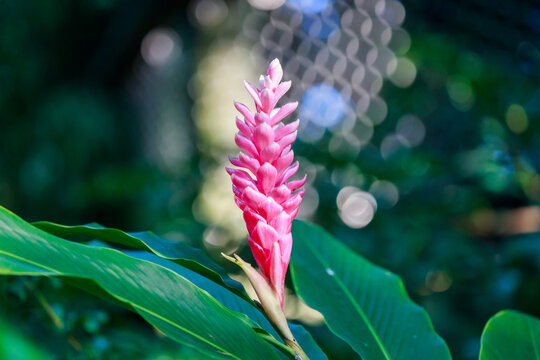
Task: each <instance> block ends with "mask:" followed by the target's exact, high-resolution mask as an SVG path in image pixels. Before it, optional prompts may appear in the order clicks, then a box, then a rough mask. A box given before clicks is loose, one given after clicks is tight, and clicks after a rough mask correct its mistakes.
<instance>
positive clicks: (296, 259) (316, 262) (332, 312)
mask: <svg viewBox="0 0 540 360" xmlns="http://www.w3.org/2000/svg"><path fill="white" fill-rule="evenodd" d="M293 239H294V246H293V253H292V258H291V259H292V263H291V274H292V278H293V283H294V286H295V289H296V291H297V292H298V294H299V295H300V297H301V298H302V299H303V300H304V301H305V302H306V303H307V304H308V305H309V306H311V307H313V308H314V309H316V310H318V311H320V312H321V313H322V314H323V315H324V318H325V321H326V323H327V325H328V327H329V328H330V330H331V331H332V332H334V333H335V334H336V335H337V336H339V337H340V338H342V339H343V340H345V341H346V342H347V343H348V344H349V345H350V346H351V347H352V348H353V349H354V351H356V352H357V353H358V354H360V356H361V357H362V359H364V360H390V359H391V360H410V359H415V360H422V359H426V360H427V359H430V360H445V359H451V356H450V352H449V351H448V347H447V346H446V344H445V342H444V341H443V340H442V339H441V338H440V337H439V336H438V335H437V334H436V333H435V331H434V330H433V326H432V324H431V321H430V319H429V317H428V315H427V314H426V312H425V311H424V310H423V309H422V308H421V307H420V306H418V305H416V304H414V303H413V302H412V301H411V300H410V299H409V297H408V296H407V293H406V291H405V288H404V286H403V283H402V281H401V280H400V279H399V277H398V276H396V275H395V274H392V273H391V272H389V271H387V270H385V269H382V268H380V267H378V266H375V265H373V264H371V263H370V262H369V261H367V260H365V259H364V258H362V257H361V256H359V255H358V254H356V253H354V252H353V251H351V250H350V249H349V248H347V247H346V246H345V245H343V244H342V243H341V242H339V241H338V240H336V239H335V238H334V237H332V236H331V235H330V234H328V233H327V232H326V231H324V229H322V228H320V227H318V226H315V225H312V224H307V223H304V222H300V221H295V222H294V224H293Z"/></svg>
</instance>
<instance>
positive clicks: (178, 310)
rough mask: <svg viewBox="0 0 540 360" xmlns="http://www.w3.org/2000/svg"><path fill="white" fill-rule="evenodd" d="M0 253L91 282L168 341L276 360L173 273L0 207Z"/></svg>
mask: <svg viewBox="0 0 540 360" xmlns="http://www.w3.org/2000/svg"><path fill="white" fill-rule="evenodd" d="M0 253H2V254H5V255H8V256H10V257H12V258H15V259H20V260H21V261H23V262H25V263H28V264H32V265H35V266H38V267H41V268H44V269H47V270H50V271H53V272H55V273H56V274H58V275H62V276H69V277H75V278H86V279H88V278H90V279H92V280H94V281H96V282H97V283H98V284H99V285H100V286H101V287H102V288H103V289H104V290H105V291H107V292H108V293H109V294H110V295H111V296H114V297H115V298H117V299H118V300H120V301H123V302H125V303H127V304H129V305H131V306H132V307H133V308H135V309H136V310H137V312H139V313H141V314H142V315H143V316H144V315H150V317H156V318H158V319H159V320H160V321H164V322H165V323H167V324H169V325H170V326H171V327H170V328H169V327H166V326H163V324H159V321H156V322H155V323H153V325H154V326H156V327H158V328H160V327H159V325H161V326H162V327H164V328H160V330H162V331H163V332H164V333H165V334H167V335H168V336H170V337H172V338H175V339H181V340H182V342H184V343H187V344H191V346H195V347H198V348H201V349H202V350H204V351H206V352H208V353H211V354H214V355H216V354H217V355H216V356H219V355H225V357H227V356H228V358H236V359H244V358H248V359H249V358H265V359H277V355H276V354H275V352H274V351H273V350H272V348H271V347H270V346H269V345H268V344H267V343H266V342H265V341H263V340H262V339H260V338H259V337H258V336H257V335H256V334H255V332H254V331H253V330H252V329H251V327H250V326H249V325H248V324H247V323H246V322H245V321H243V320H242V319H240V318H238V317H237V316H236V315H235V313H233V312H232V311H230V310H228V309H226V308H225V307H223V306H222V305H221V304H219V303H218V302H217V301H216V300H215V299H214V298H213V297H211V296H210V295H208V293H206V292H205V291H203V290H201V289H199V288H198V287H196V286H195V285H194V284H192V283H191V282H190V281H188V280H187V279H185V278H183V277H182V276H180V275H178V274H177V273H175V272H173V271H171V270H169V269H166V268H163V267H161V266H158V265H156V264H153V263H150V262H148V261H143V260H139V259H135V258H131V257H129V256H127V255H125V254H122V253H121V252H119V251H116V250H112V249H108V248H99V247H92V246H86V245H81V244H76V243H72V242H69V241H66V240H63V239H60V238H57V237H55V236H53V235H50V234H48V233H45V232H43V231H41V230H39V229H37V228H35V227H33V226H31V225H30V224H28V223H26V222H24V221H23V220H22V219H20V218H18V217H17V216H15V215H14V214H12V213H11V212H9V211H7V210H5V209H4V208H1V207H0Z"/></svg>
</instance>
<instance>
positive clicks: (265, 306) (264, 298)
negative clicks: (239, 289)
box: [221, 253, 309, 360]
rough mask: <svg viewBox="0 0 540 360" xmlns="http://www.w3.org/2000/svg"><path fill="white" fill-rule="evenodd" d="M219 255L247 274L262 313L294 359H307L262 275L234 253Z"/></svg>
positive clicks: (279, 304)
mask: <svg viewBox="0 0 540 360" xmlns="http://www.w3.org/2000/svg"><path fill="white" fill-rule="evenodd" d="M221 255H222V256H223V257H224V258H225V259H227V260H229V261H230V262H232V263H234V264H236V265H238V266H239V267H240V268H241V269H242V270H243V271H244V273H245V274H246V275H247V277H248V279H249V282H250V283H251V285H253V288H254V289H255V292H256V293H257V297H258V298H259V302H260V304H261V308H262V310H263V313H264V315H265V316H266V318H267V319H268V320H269V321H270V323H271V324H272V326H273V327H274V328H275V329H276V330H277V332H278V333H279V336H281V338H282V339H283V340H284V341H285V345H287V347H288V348H289V349H291V350H292V351H293V352H294V356H295V360H309V358H308V356H307V355H306V353H305V352H304V350H302V348H301V347H300V345H298V342H297V341H296V339H295V338H294V336H293V334H292V332H291V329H290V328H289V324H288V323H287V318H286V317H285V313H284V312H283V308H282V307H281V303H280V301H279V300H278V298H277V296H276V294H275V292H274V290H273V289H272V287H271V286H270V284H268V281H267V280H266V279H265V278H264V276H262V274H261V273H260V272H258V271H257V270H255V269H254V268H253V267H251V265H250V264H249V263H247V262H245V261H244V260H242V259H241V258H240V256H238V255H236V254H234V258H233V257H230V256H227V255H225V254H223V253H221Z"/></svg>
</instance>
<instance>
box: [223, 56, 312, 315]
mask: <svg viewBox="0 0 540 360" xmlns="http://www.w3.org/2000/svg"><path fill="white" fill-rule="evenodd" d="M282 76H283V70H282V69H281V64H280V63H279V60H278V59H275V60H273V61H272V62H271V63H270V66H269V67H268V71H267V72H266V75H261V77H260V79H259V86H260V90H259V89H257V88H256V87H255V86H253V85H251V84H249V83H247V82H244V86H245V88H246V90H247V92H248V93H249V95H251V97H252V98H253V101H254V102H255V110H256V111H255V113H252V112H251V111H250V110H249V109H248V108H247V106H245V105H243V104H240V103H237V102H235V104H234V106H235V107H236V109H237V110H238V111H239V112H240V114H242V116H243V118H244V119H243V120H241V119H239V118H238V117H237V118H236V126H237V127H238V130H239V131H238V133H237V134H236V137H235V141H236V144H237V145H238V146H239V147H240V149H241V150H242V151H241V152H240V154H239V155H238V157H237V158H231V159H230V161H231V163H232V164H233V165H235V166H238V167H241V168H244V169H246V170H248V171H250V172H251V174H253V175H254V176H255V179H254V178H253V177H252V176H251V174H249V173H248V172H247V171H244V170H240V169H227V172H228V173H229V175H231V180H232V183H233V192H234V200H235V202H236V205H238V207H239V208H240V209H241V210H242V211H243V212H244V220H245V221H246V227H247V230H248V233H249V236H248V240H249V246H250V248H251V252H252V253H253V256H254V257H255V261H257V265H259V268H260V270H261V272H262V274H263V275H264V276H265V278H266V279H267V281H268V282H269V283H270V285H271V286H272V288H273V289H274V291H275V293H276V295H277V297H278V299H279V300H280V301H281V305H282V306H283V291H284V282H285V274H286V272H287V267H288V266H289V260H290V257H291V249H292V236H291V224H292V221H293V219H294V217H295V216H296V214H297V213H298V207H299V206H300V203H301V202H302V196H303V195H304V192H305V190H304V189H301V190H298V189H300V188H301V187H302V186H303V185H304V183H305V181H306V177H305V176H304V178H303V179H301V180H293V181H289V178H290V177H291V176H293V175H294V174H295V173H296V171H297V170H298V162H295V163H294V164H292V165H291V163H292V161H293V158H294V153H293V151H292V150H291V144H292V143H293V142H294V140H295V139H296V128H297V127H298V124H299V120H296V121H294V122H291V123H289V124H287V125H285V124H283V123H282V122H281V121H282V120H283V118H285V117H286V116H287V115H289V114H291V113H292V112H293V111H294V110H295V109H296V106H297V105H298V103H296V102H294V103H288V104H285V105H283V106H282V107H276V104H277V102H278V100H279V99H280V98H281V97H282V96H283V95H284V94H285V93H286V92H287V91H288V90H289V88H290V87H291V82H290V81H286V82H281V78H282Z"/></svg>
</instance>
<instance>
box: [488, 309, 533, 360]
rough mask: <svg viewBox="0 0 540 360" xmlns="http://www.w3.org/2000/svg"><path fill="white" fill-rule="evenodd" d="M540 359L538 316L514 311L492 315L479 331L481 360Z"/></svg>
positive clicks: (504, 311)
mask: <svg viewBox="0 0 540 360" xmlns="http://www.w3.org/2000/svg"><path fill="white" fill-rule="evenodd" d="M498 359H512V360H540V319H538V318H535V317H533V316H530V315H527V314H523V313H520V312H518V311H513V310H503V311H500V312H498V313H497V314H495V315H494V316H493V317H491V318H490V319H489V320H488V322H487V323H486V326H485V328H484V331H483V332H482V339H481V347H480V360H498Z"/></svg>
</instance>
